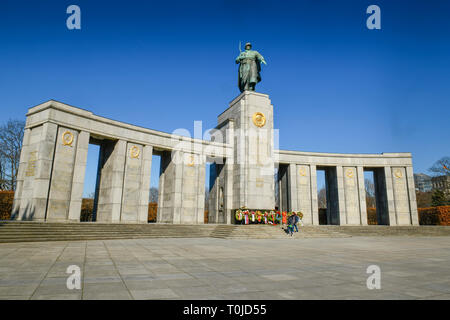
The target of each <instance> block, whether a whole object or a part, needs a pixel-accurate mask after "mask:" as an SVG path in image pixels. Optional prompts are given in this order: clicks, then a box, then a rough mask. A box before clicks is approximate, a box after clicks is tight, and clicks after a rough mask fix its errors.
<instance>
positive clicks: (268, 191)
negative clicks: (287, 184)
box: [218, 91, 275, 222]
mask: <svg viewBox="0 0 450 320" xmlns="http://www.w3.org/2000/svg"><path fill="white" fill-rule="evenodd" d="M230 120H231V121H232V122H233V124H234V130H233V131H234V132H233V137H229V138H228V139H232V140H233V141H227V142H228V143H230V142H231V143H232V144H233V146H234V158H233V165H232V169H231V170H229V171H227V173H228V174H232V175H233V179H232V180H233V186H232V194H233V200H232V204H231V205H232V208H233V209H238V208H240V207H247V208H250V209H275V192H274V163H275V154H274V135H273V106H272V104H271V101H270V99H269V96H268V95H266V94H261V93H257V92H253V91H244V92H243V93H241V94H240V95H239V96H238V97H237V98H236V99H234V100H233V101H232V102H231V103H230V107H229V108H228V109H227V110H225V111H224V112H223V113H222V114H220V115H219V117H218V128H225V127H227V126H225V125H224V124H225V123H228V122H230ZM223 136H226V134H225V133H223ZM230 212H231V210H230ZM228 214H229V213H228ZM231 220H232V219H225V221H227V222H229V221H231Z"/></svg>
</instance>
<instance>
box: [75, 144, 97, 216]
mask: <svg viewBox="0 0 450 320" xmlns="http://www.w3.org/2000/svg"><path fill="white" fill-rule="evenodd" d="M100 149H101V141H99V140H97V139H95V138H92V137H91V138H90V139H89V147H88V154H87V162H86V171H85V176H84V186H83V198H82V201H81V213H80V222H93V221H96V220H97V219H96V211H97V203H98V186H99V179H100V172H99V171H100V170H99V167H100Z"/></svg>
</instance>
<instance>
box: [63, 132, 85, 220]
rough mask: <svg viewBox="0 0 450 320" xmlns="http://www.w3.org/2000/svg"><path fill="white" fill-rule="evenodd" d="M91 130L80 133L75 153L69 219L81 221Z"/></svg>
mask: <svg viewBox="0 0 450 320" xmlns="http://www.w3.org/2000/svg"><path fill="white" fill-rule="evenodd" d="M89 137H90V134H89V132H86V131H81V132H80V133H79V134H78V144H77V150H76V154H75V166H74V171H73V179H72V191H71V196H70V204H69V218H68V220H69V221H74V222H79V221H80V215H81V205H82V201H83V190H84V177H85V175H86V164H87V154H88V148H89Z"/></svg>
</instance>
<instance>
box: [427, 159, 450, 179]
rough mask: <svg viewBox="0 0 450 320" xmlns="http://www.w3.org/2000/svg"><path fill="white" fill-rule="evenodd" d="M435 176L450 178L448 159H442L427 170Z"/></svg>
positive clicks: (449, 162)
mask: <svg viewBox="0 0 450 320" xmlns="http://www.w3.org/2000/svg"><path fill="white" fill-rule="evenodd" d="M428 171H430V172H431V173H432V174H433V175H435V176H450V157H443V158H441V159H439V160H438V161H436V162H435V163H434V164H433V166H432V167H431V168H430V169H428Z"/></svg>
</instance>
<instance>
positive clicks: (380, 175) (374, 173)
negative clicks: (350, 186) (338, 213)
mask: <svg viewBox="0 0 450 320" xmlns="http://www.w3.org/2000/svg"><path fill="white" fill-rule="evenodd" d="M364 185H365V189H366V207H367V222H368V224H378V225H389V212H388V207H387V192H386V177H385V174H384V168H364ZM373 204H374V205H375V206H374V207H375V208H372V209H371V208H369V207H370V206H372V205H373Z"/></svg>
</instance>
